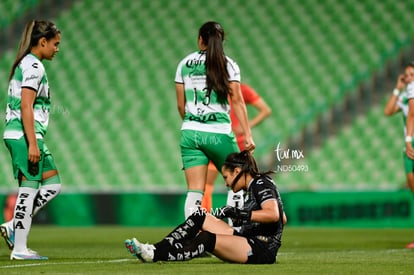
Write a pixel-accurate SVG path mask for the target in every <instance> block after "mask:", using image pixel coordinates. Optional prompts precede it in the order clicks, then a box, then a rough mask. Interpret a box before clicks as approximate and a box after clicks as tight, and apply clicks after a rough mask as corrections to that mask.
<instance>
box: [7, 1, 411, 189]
mask: <svg viewBox="0 0 414 275" xmlns="http://www.w3.org/2000/svg"><path fill="white" fill-rule="evenodd" d="M8 2H10V1H8ZM274 2H275V1H272V0H263V1H247V2H246V3H245V4H243V5H235V4H234V3H233V1H224V2H223V1H219V0H211V1H201V0H200V1H183V0H177V1H168V2H163V1H151V0H143V1H126V0H122V1H110V0H103V1H93V0H85V1H76V2H74V4H73V6H71V8H70V9H67V10H64V11H62V12H61V13H60V14H59V15H58V16H57V17H56V18H53V20H54V21H55V22H56V23H57V25H58V26H59V28H60V29H61V30H62V44H61V47H60V48H61V52H60V53H59V54H58V55H57V56H56V58H55V60H54V61H53V62H50V63H49V62H46V66H47V70H48V76H49V79H50V83H51V87H52V97H53V103H54V107H53V109H52V116H51V124H50V130H49V133H48V136H47V144H48V146H49V148H50V149H51V150H52V152H53V153H54V156H55V158H56V161H57V164H58V166H59V169H60V172H61V175H62V179H63V181H64V182H65V189H66V190H68V191H73V192H77V191H85V192H86V191H88V192H89V191H92V192H96V191H100V192H106V191H107V192H113V191H119V190H120V191H125V192H126V191H130V190H135V191H141V190H142V191H156V192H167V191H168V192H170V191H171V192H172V191H174V192H175V191H179V192H182V191H183V190H184V189H185V181H184V176H183V172H182V171H181V160H180V154H179V134H180V133H179V128H180V119H179V115H178V113H177V111H176V106H175V91H174V76H175V69H176V66H177V63H178V62H179V60H180V59H181V58H183V57H184V56H185V55H186V54H188V53H190V52H191V51H194V50H196V47H197V44H196V38H197V31H198V28H199V26H200V25H201V24H202V23H203V22H204V21H206V20H213V19H214V20H217V21H219V22H221V23H222V25H223V26H224V28H225V30H226V32H227V34H228V36H227V38H226V42H225V47H226V53H227V54H228V55H229V56H230V57H232V58H233V59H235V60H236V61H237V63H238V64H239V65H240V68H241V71H242V80H243V81H244V82H246V83H248V84H251V86H253V87H254V88H255V89H256V90H257V91H258V92H259V93H260V94H261V95H262V96H263V98H264V99H265V100H266V101H267V102H268V103H269V104H270V106H271V107H272V109H273V115H272V117H271V118H270V119H268V120H266V121H265V122H263V123H262V124H261V125H259V126H258V127H257V128H255V129H254V130H253V134H254V137H255V140H256V143H257V145H258V147H257V150H256V153H255V154H256V156H257V158H258V159H259V161H260V163H268V162H270V163H273V162H274V160H272V159H273V158H274V152H273V150H274V149H275V146H276V145H277V144H278V143H279V142H281V143H282V144H283V143H284V142H285V141H286V140H287V139H288V138H289V137H290V136H292V135H295V134H298V133H299V132H300V131H301V129H302V127H303V126H305V125H308V124H310V123H312V122H314V121H315V119H316V118H317V117H318V116H319V115H321V114H324V113H325V112H326V111H328V110H329V109H330V108H331V107H332V106H333V105H334V104H335V103H338V102H341V101H342V100H344V97H345V95H346V93H352V92H355V91H356V88H357V87H358V84H359V81H362V80H367V79H369V78H370V77H371V76H372V75H373V74H374V73H375V72H376V71H377V70H380V69H381V68H383V67H384V66H385V64H386V62H388V61H389V60H391V59H393V58H396V57H397V56H398V53H399V52H400V51H401V50H403V49H405V48H407V47H409V46H410V37H411V36H412V35H413V30H412V28H411V27H410V25H411V24H410V20H411V18H410V15H409V13H406V11H407V10H409V8H410V7H411V6H412V5H411V4H410V3H408V2H409V1H398V2H395V1H391V0H386V1H381V2H378V1H374V0H367V1H352V0H346V1H341V2H340V3H338V2H334V1H325V2H320V1H316V0H313V1H299V0H293V1H277V3H276V4H275V3H274ZM10 3H11V2H10ZM200 7H202V8H200ZM14 54H15V53H14V49H10V52H7V53H1V55H0V64H1V67H0V76H2V79H3V82H2V83H3V84H2V90H3V91H5V90H6V85H7V84H6V83H5V82H4V80H5V77H4V75H7V73H8V68H9V66H10V64H11V62H12V60H13V58H14ZM341 87H347V88H346V89H341ZM0 103H1V105H3V106H4V105H5V101H4V98H3V97H2V98H0ZM382 107H383V106H372V107H371V109H370V112H369V113H368V114H367V115H366V116H361V117H359V118H358V119H357V120H356V121H355V122H354V123H352V124H351V125H348V126H346V127H345V128H344V129H341V130H340V132H339V133H338V135H336V136H332V137H329V138H328V139H327V140H325V141H324V142H323V143H322V144H321V146H320V147H318V148H315V149H312V150H310V151H307V152H306V154H305V158H304V159H303V160H302V162H303V163H304V164H307V165H308V166H309V171H308V172H306V173H299V172H296V173H280V174H278V176H277V177H278V181H279V182H280V184H282V185H283V189H284V190H290V189H292V190H294V189H310V190H313V189H329V188H334V189H347V188H349V189H364V188H369V189H376V188H378V187H380V188H384V189H387V188H393V187H395V184H396V185H398V184H399V183H400V182H402V181H403V180H404V178H403V171H402V165H400V164H401V161H400V154H399V153H400V151H399V150H400V145H401V142H400V139H399V138H400V136H401V135H402V134H401V127H402V125H401V123H394V122H395V121H397V119H395V118H392V119H387V118H384V117H383V115H382ZM249 110H250V109H249ZM251 112H254V110H251ZM3 127H4V126H3V125H2V126H0V130H1V131H2V130H3ZM384 129H387V130H384ZM0 150H1V151H0V152H1V155H2V157H1V158H0V181H1V182H12V181H13V179H12V178H11V175H10V164H9V158H8V154H7V151H6V150H5V149H4V148H1V149H0ZM3 156H5V157H3ZM269 159H270V160H269ZM220 182H221V181H220ZM393 184H394V185H393ZM11 186H12V185H11V184H8V185H1V187H0V191H4V190H9V189H10V187H11Z"/></svg>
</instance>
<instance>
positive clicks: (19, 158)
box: [4, 136, 57, 181]
mask: <svg viewBox="0 0 414 275" xmlns="http://www.w3.org/2000/svg"><path fill="white" fill-rule="evenodd" d="M4 143H5V144H6V147H7V149H9V152H10V155H11V158H12V165H13V174H14V178H16V179H19V174H20V173H21V174H22V175H24V176H25V177H26V179H27V180H28V181H41V180H42V174H43V173H44V172H47V171H51V170H57V169H56V165H55V162H54V160H53V157H52V154H51V153H50V152H49V149H48V148H47V147H46V144H44V142H43V140H42V139H38V140H37V145H38V146H39V150H40V161H39V163H38V169H36V170H37V173H36V174H31V173H29V159H28V154H29V153H28V147H27V142H26V139H25V137H24V136H23V137H21V138H20V139H5V140H4Z"/></svg>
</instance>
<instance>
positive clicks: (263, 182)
mask: <svg viewBox="0 0 414 275" xmlns="http://www.w3.org/2000/svg"><path fill="white" fill-rule="evenodd" d="M252 191H253V195H254V196H255V198H256V201H257V203H258V204H262V203H263V202H265V201H267V200H276V199H277V192H276V186H275V185H274V184H273V182H272V181H271V180H269V179H267V178H259V179H257V181H256V183H255V185H254V188H253V189H252Z"/></svg>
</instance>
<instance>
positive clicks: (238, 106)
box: [232, 101, 252, 137]
mask: <svg viewBox="0 0 414 275" xmlns="http://www.w3.org/2000/svg"><path fill="white" fill-rule="evenodd" d="M232 108H233V112H234V114H235V115H236V117H237V119H238V120H239V122H240V127H241V128H242V130H243V134H244V136H245V137H251V135H252V133H251V131H250V127H249V122H248V119H247V109H246V105H245V104H244V102H243V101H237V102H234V101H233V102H232Z"/></svg>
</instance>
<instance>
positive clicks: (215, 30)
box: [199, 21, 230, 97]
mask: <svg viewBox="0 0 414 275" xmlns="http://www.w3.org/2000/svg"><path fill="white" fill-rule="evenodd" d="M199 36H201V38H202V40H203V44H204V45H206V46H207V50H206V75H207V92H208V93H211V91H212V90H214V91H216V92H217V93H218V94H219V95H220V96H222V97H227V95H228V94H229V91H230V88H229V73H228V71H227V59H226V56H225V54H224V49H223V40H224V30H223V28H222V27H221V25H220V24H219V23H217V22H214V21H210V22H207V23H205V24H203V26H201V28H200V30H199Z"/></svg>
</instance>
